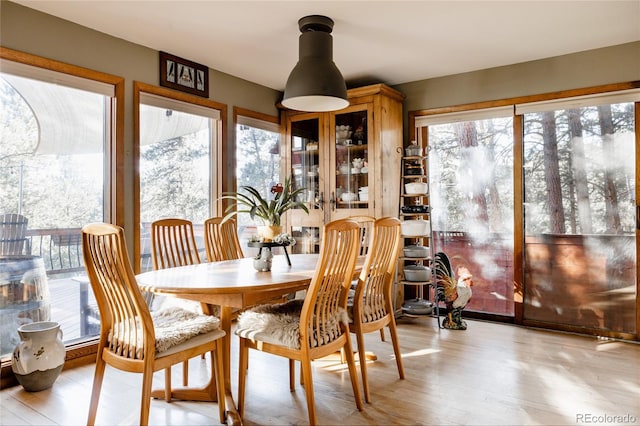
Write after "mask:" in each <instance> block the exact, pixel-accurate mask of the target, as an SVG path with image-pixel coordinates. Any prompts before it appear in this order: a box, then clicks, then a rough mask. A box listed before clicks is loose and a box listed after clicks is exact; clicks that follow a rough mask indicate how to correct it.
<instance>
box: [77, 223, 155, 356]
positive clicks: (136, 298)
mask: <svg viewBox="0 0 640 426" xmlns="http://www.w3.org/2000/svg"><path fill="white" fill-rule="evenodd" d="M82 248H83V256H84V263H85V268H86V271H87V275H88V276H89V282H90V283H91V288H92V289H93V293H94V294H95V298H96V302H97V303H98V309H99V310H100V341H101V346H102V343H103V342H104V344H105V346H106V348H107V349H108V350H109V351H110V352H112V353H113V354H114V355H117V356H119V357H122V358H127V359H144V357H145V356H149V355H150V354H152V353H154V352H155V332H154V329H153V322H152V320H151V314H150V313H149V308H148V307H147V304H146V303H145V300H144V298H143V296H142V293H141V291H140V289H139V287H138V284H137V282H136V279H135V275H134V273H133V269H132V267H131V263H130V261H129V256H128V253H127V247H126V244H125V238H124V231H123V229H122V228H121V227H119V226H115V225H110V224H106V223H93V224H89V225H86V226H84V227H83V228H82ZM149 351H150V352H149Z"/></svg>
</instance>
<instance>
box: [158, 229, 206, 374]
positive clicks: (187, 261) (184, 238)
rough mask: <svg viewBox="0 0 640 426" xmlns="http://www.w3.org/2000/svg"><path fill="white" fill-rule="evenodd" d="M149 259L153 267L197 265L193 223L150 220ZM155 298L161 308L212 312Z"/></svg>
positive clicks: (183, 302) (189, 303) (186, 369)
mask: <svg viewBox="0 0 640 426" xmlns="http://www.w3.org/2000/svg"><path fill="white" fill-rule="evenodd" d="M151 260H152V261H153V269H154V270H158V269H165V268H174V267H176V266H185V265H197V264H198V263H200V255H199V254H198V246H197V245H196V238H195V235H194V232H193V223H192V222H191V221H190V220H187V219H178V218H166V219H158V220H156V221H153V222H152V223H151ZM166 299H167V298H162V297H161V298H160V302H159V303H158V300H157V298H156V303H155V304H156V305H160V307H164V306H167V305H177V306H181V307H188V308H189V309H192V310H193V311H194V312H197V313H201V312H204V313H206V314H209V315H213V314H216V313H217V312H213V311H211V310H210V309H209V307H208V306H207V305H202V306H200V305H199V304H198V303H196V302H192V301H188V300H179V299H173V298H171V300H166ZM182 384H183V386H187V385H188V384H189V362H188V361H186V362H185V363H184V364H183V366H182Z"/></svg>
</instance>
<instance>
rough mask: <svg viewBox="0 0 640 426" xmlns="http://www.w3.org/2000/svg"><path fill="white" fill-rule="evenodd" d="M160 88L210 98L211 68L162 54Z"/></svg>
mask: <svg viewBox="0 0 640 426" xmlns="http://www.w3.org/2000/svg"><path fill="white" fill-rule="evenodd" d="M160 86H164V87H170V88H172V89H176V90H179V91H181V92H186V93H191V94H192V95H198V96H202V97H203V98H208V97H209V68H208V67H206V66H204V65H200V64H197V63H195V62H192V61H189V60H187V59H183V58H180V57H178V56H175V55H171V54H169V53H166V52H160Z"/></svg>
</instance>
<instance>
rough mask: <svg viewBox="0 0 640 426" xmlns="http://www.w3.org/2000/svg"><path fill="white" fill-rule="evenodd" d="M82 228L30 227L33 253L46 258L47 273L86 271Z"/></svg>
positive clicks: (29, 232) (29, 242)
mask: <svg viewBox="0 0 640 426" xmlns="http://www.w3.org/2000/svg"><path fill="white" fill-rule="evenodd" d="M80 231H81V228H44V229H28V230H27V238H28V245H27V246H28V247H29V250H30V253H29V254H31V255H34V256H40V257H42V259H43V260H44V265H45V269H46V270H47V275H49V276H51V275H61V274H72V273H75V272H82V271H84V261H83V258H82V234H81V232H80Z"/></svg>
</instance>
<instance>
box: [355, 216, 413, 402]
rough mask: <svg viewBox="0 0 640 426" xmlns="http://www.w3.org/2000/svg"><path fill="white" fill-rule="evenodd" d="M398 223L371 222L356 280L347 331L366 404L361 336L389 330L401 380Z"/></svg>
mask: <svg viewBox="0 0 640 426" xmlns="http://www.w3.org/2000/svg"><path fill="white" fill-rule="evenodd" d="M400 234H401V230H400V221H399V220H398V219H396V218H393V217H385V218H381V219H378V220H376V221H375V222H374V225H373V228H372V232H371V246H370V247H369V252H368V253H367V257H366V258H365V261H364V265H363V267H362V271H361V272H360V276H359V277H358V285H357V286H356V291H355V295H354V297H353V305H352V306H349V308H350V309H349V313H350V317H351V320H352V321H351V322H350V323H349V330H350V331H351V332H352V333H355V335H356V341H357V343H358V357H359V360H360V372H361V376H362V385H363V388H364V398H365V401H367V402H370V395H369V381H368V378H367V362H366V355H365V347H364V335H365V334H366V333H371V332H374V331H378V330H383V329H384V327H387V326H388V327H389V332H390V334H391V342H392V343H393V352H394V353H395V357H396V365H397V366H398V374H399V375H400V378H401V379H404V368H403V366H402V356H401V354H400V345H399V343H398V332H397V330H396V320H395V309H394V306H393V281H394V273H395V268H396V264H397V262H398V254H399V251H400Z"/></svg>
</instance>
